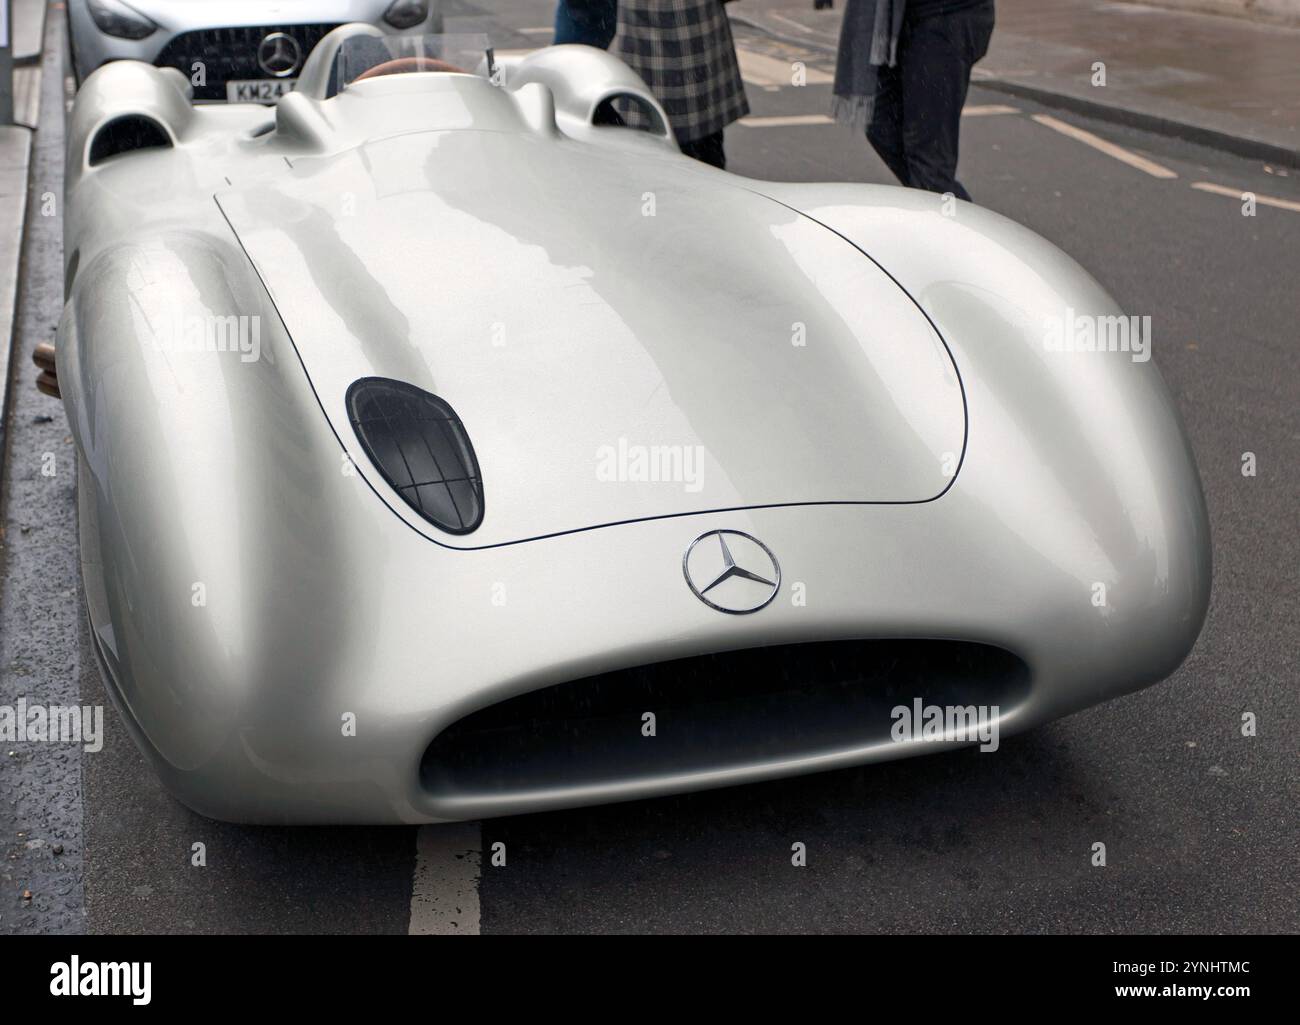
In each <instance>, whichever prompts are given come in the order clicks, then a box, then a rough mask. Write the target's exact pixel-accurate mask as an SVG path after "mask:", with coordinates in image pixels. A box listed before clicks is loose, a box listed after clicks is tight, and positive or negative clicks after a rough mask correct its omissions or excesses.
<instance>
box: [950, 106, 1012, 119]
mask: <svg viewBox="0 0 1300 1025" xmlns="http://www.w3.org/2000/svg"><path fill="white" fill-rule="evenodd" d="M1019 113H1020V108H1019V107H1008V106H1007V105H1006V104H1005V103H968V104H967V105H966V106H964V107H962V108H961V116H962V117H987V116H989V115H990V114H1019Z"/></svg>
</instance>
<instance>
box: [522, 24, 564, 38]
mask: <svg viewBox="0 0 1300 1025" xmlns="http://www.w3.org/2000/svg"><path fill="white" fill-rule="evenodd" d="M515 31H516V32H519V33H521V34H522V35H525V36H545V35H550V34H551V33H552V32H554V31H555V26H554V25H539V26H537V27H536V28H520V29H515Z"/></svg>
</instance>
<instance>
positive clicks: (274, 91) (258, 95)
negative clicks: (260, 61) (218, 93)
mask: <svg viewBox="0 0 1300 1025" xmlns="http://www.w3.org/2000/svg"><path fill="white" fill-rule="evenodd" d="M297 81H298V80H297V79H296V78H237V79H234V80H233V81H230V82H227V83H226V100H227V102H229V103H274V102H275V101H276V100H278V99H279V98H280V97H281V96H283V95H284V94H285V93H287V92H288V91H289V90H290V89H292V88H293V85H294V83H295V82H297Z"/></svg>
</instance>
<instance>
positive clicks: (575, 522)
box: [57, 26, 1210, 822]
mask: <svg viewBox="0 0 1300 1025" xmlns="http://www.w3.org/2000/svg"><path fill="white" fill-rule="evenodd" d="M378 38H379V33H378V32H377V31H376V30H374V29H373V28H368V27H366V26H345V27H343V28H341V29H339V30H336V31H335V32H333V33H331V34H330V35H328V36H326V37H325V38H324V39H323V40H322V42H321V43H320V44H319V45H318V46H317V48H316V50H315V51H314V52H313V54H312V56H311V57H310V59H309V60H308V62H307V66H306V67H305V68H304V70H303V72H302V76H301V78H300V81H299V84H298V88H297V89H296V90H295V91H294V92H293V93H291V94H289V95H287V96H285V97H283V98H282V99H281V100H280V101H279V102H278V104H277V105H276V106H275V108H274V109H273V110H268V109H266V108H263V107H259V106H256V105H252V104H245V105H240V104H232V105H228V106H209V107H195V106H193V105H192V104H191V103H190V102H189V98H188V96H187V94H186V82H185V80H184V78H183V77H182V76H180V75H179V74H177V73H175V72H173V71H168V70H160V69H158V68H155V67H152V66H150V65H148V64H145V63H139V62H122V63H115V64H111V65H109V66H107V67H105V68H103V69H101V70H99V71H97V72H96V73H95V74H93V75H91V76H90V78H89V79H88V80H87V82H86V83H85V86H84V88H83V89H82V91H81V93H80V94H79V96H78V98H77V101H76V105H75V107H74V110H73V113H72V120H71V128H70V132H69V152H68V164H67V200H68V201H67V218H66V237H65V259H66V261H67V295H68V298H67V304H66V307H65V311H64V315H63V319H62V322H61V324H60V327H59V333H58V339H57V371H58V382H59V387H60V388H61V389H62V396H63V400H64V403H65V406H66V410H67V414H68V418H69V421H70V422H71V425H72V433H73V435H74V438H75V441H76V447H77V450H78V453H79V456H80V476H79V509H80V532H81V545H82V555H81V557H82V568H83V573H84V579H85V592H86V600H87V605H88V608H89V618H90V624H91V628H92V634H93V638H94V645H95V648H96V651H97V652H98V654H99V656H100V659H101V664H102V667H103V670H104V675H105V679H106V681H107V686H108V688H109V690H110V691H111V692H112V694H113V695H114V699H115V701H116V702H117V704H118V705H119V707H120V709H121V711H122V715H123V718H124V720H125V721H126V722H127V723H128V724H129V727H130V729H131V731H132V733H133V735H134V736H135V738H136V740H137V742H138V743H139V744H140V746H141V748H142V749H143V750H144V751H145V752H146V753H147V754H148V756H149V757H150V759H151V760H152V762H153V764H154V765H155V766H156V768H157V771H158V772H159V774H160V776H161V777H162V779H163V780H164V782H165V783H166V785H167V786H168V787H169V788H170V789H171V790H172V791H173V792H174V793H175V794H176V795H177V796H178V797H179V798H180V799H181V800H183V801H184V802H185V803H187V804H188V805H190V806H191V807H193V808H195V809H197V810H198V811H200V812H202V813H203V814H206V815H209V816H213V817H217V818H222V819H231V820H241V821H259V822H437V821H449V820H456V819H465V818H480V817H485V816H492V815H502V814H514V813H521V812H530V811H539V810H544V809H550V808H558V807H568V806H576V805H583V804H592V803H598V802H604V801H615V800H624V799H629V798H637V797H647V796H655V795H662V794H669V793H675V792H681V791H686V790H691V789H697V788H705V787H717V786H723V785H728V784H735V783H745V782H752V781H758V780H764V779H769V778H773V777H778V776H786V775H792V774H797V773H806V772H812V771H816V770H821V769H831V768H838V767H845V766H852V765H859V764H862V763H866V762H872V761H878V760H884V759H890V758H898V757H902V756H906V755H912V754H919V753H923V752H932V751H939V750H943V749H948V748H953V747H958V746H961V745H962V744H964V743H971V742H974V741H975V740H976V738H975V736H974V735H973V734H972V733H970V732H969V731H966V732H964V731H963V729H962V717H963V716H966V717H967V718H966V722H967V723H968V724H969V723H972V722H974V721H976V720H978V722H980V723H981V724H982V725H984V726H989V727H994V728H996V729H997V730H999V731H1000V732H1001V733H1002V734H1004V735H1005V734H1008V733H1012V732H1015V731H1019V730H1024V729H1027V728H1029V727H1032V726H1034V725H1036V724H1040V723H1043V722H1045V721H1048V720H1050V719H1053V718H1056V717H1058V716H1062V715H1065V714H1067V713H1070V712H1072V711H1075V710H1077V709H1080V708H1083V707H1085V706H1087V705H1091V704H1093V703H1096V702H1098V701H1102V700H1104V699H1107V698H1111V697H1115V696H1117V695H1122V694H1125V693H1127V692H1130V691H1133V690H1135V689H1138V688H1141V687H1144V686H1147V685H1149V684H1151V683H1153V682H1155V681H1157V680H1159V679H1161V678H1162V677H1164V676H1166V675H1168V674H1169V673H1170V672H1172V671H1173V670H1174V669H1175V668H1176V667H1177V666H1178V665H1179V663H1180V662H1181V660H1182V659H1183V658H1184V656H1185V655H1186V654H1187V652H1188V651H1189V650H1190V648H1191V647H1192V644H1193V642H1194V641H1195V639H1196V636H1197V634H1198V632H1199V629H1200V626H1201V623H1202V620H1203V618H1204V615H1205V610H1206V605H1207V601H1208V594H1209V584H1210V564H1209V543H1208V529H1207V521H1206V511H1205V506H1204V501H1203V498H1202V492H1201V488H1200V483H1199V480H1198V476H1197V472H1196V468H1195V465H1194V462H1193V459H1192V455H1191V451H1190V448H1189V445H1188V442H1187V439H1186V437H1185V435H1184V433H1183V431H1182V428H1181V426H1180V423H1179V418H1178V416H1177V413H1176V411H1175V408H1174V406H1173V403H1172V402H1171V399H1170V396H1169V394H1168V393H1167V391H1166V389H1165V386H1164V384H1163V383H1162V381H1161V378H1160V375H1159V373H1158V372H1157V370H1156V368H1155V366H1154V364H1153V363H1152V362H1150V360H1149V358H1146V357H1149V355H1150V352H1149V349H1146V350H1145V356H1144V350H1143V346H1142V345H1140V344H1139V341H1140V339H1138V338H1137V337H1136V336H1134V337H1133V338H1131V339H1129V340H1128V341H1126V342H1125V343H1124V345H1122V346H1120V345H1118V344H1117V345H1107V346H1103V345H1100V344H1095V345H1093V346H1092V347H1091V348H1088V347H1087V346H1085V345H1084V344H1083V343H1082V342H1081V341H1080V342H1079V343H1078V344H1075V342H1074V341H1072V339H1076V338H1082V337H1083V333H1081V332H1079V331H1078V330H1077V325H1080V324H1085V323H1093V322H1096V323H1097V324H1098V325H1110V327H1111V328H1112V329H1113V328H1116V326H1117V325H1119V324H1120V323H1121V321H1120V320H1119V318H1120V315H1121V311H1120V310H1119V309H1117V308H1116V305H1115V303H1114V301H1113V300H1112V299H1111V298H1110V297H1109V296H1108V295H1107V294H1106V292H1105V291H1104V290H1103V289H1102V288H1101V287H1100V286H1099V285H1098V284H1097V282H1096V281H1095V280H1094V279H1093V278H1092V277H1091V276H1089V275H1088V274H1087V273H1086V272H1085V271H1084V270H1082V269H1081V268H1080V267H1079V266H1078V265H1077V264H1076V263H1074V262H1073V261H1072V260H1071V259H1070V258H1069V257H1067V256H1066V255H1064V254H1063V253H1062V252H1061V251H1059V250H1058V249H1056V248H1055V247H1054V246H1052V245H1051V244H1049V243H1048V242H1046V241H1044V240H1043V239H1042V238H1040V237H1039V236H1037V235H1035V234H1033V233H1032V232H1030V231H1028V230H1026V229H1024V228H1022V227H1020V226H1019V225H1016V224H1014V223H1012V222H1010V221H1008V220H1006V219H1005V218H1003V217H1000V216H998V215H997V214H994V213H991V212H989V211H987V210H984V209H981V208H979V207H977V206H974V205H970V204H965V203H957V204H955V206H951V205H945V201H944V198H943V197H939V196H933V195H930V194H927V193H922V192H917V191H913V190H907V189H902V188H892V187H880V186H865V185H856V184H785V183H774V182H762V181H756V180H752V179H747V178H744V177H740V176H737V175H733V174H728V173H725V172H722V171H719V170H716V169H714V168H712V167H708V166H705V165H703V164H700V163H697V162H694V161H692V160H689V159H687V158H685V157H683V156H682V155H681V154H680V152H679V151H678V149H677V147H676V145H675V144H674V142H673V140H672V135H671V132H670V131H669V129H668V127H667V121H666V118H665V117H664V115H663V111H662V109H661V108H660V107H659V105H658V103H657V102H656V101H655V99H654V97H653V96H651V95H650V94H649V93H648V92H647V91H646V89H645V86H644V85H643V83H642V82H641V81H640V79H638V78H637V76H636V75H634V74H633V73H632V72H631V71H630V70H629V69H628V68H627V67H626V66H625V65H623V64H622V63H621V62H619V61H618V60H617V59H616V58H614V57H612V56H610V55H608V54H606V53H604V52H602V51H598V50H596V49H594V48H590V47H580V46H578V47H564V46H561V47H552V48H548V49H544V50H540V51H537V52H535V53H533V54H531V55H528V56H526V57H523V58H522V59H515V60H512V61H508V62H507V61H501V60H495V59H494V58H493V56H492V54H491V53H490V52H487V53H485V54H483V55H482V60H481V61H480V62H479V63H477V64H474V63H473V62H471V61H459V62H458V61H453V60H450V59H449V57H448V54H449V53H450V52H451V51H450V50H449V49H446V48H444V49H441V50H439V51H438V53H439V54H440V56H437V57H434V56H430V55H429V54H427V53H424V54H412V53H410V52H404V51H401V50H399V49H394V48H393V47H394V44H393V43H391V42H385V43H382V44H380V43H376V42H375V40H376V39H378ZM377 46H378V47H381V52H379V55H378V56H375V53H376V49H375V48H376V47H377ZM367 47H369V49H368V50H367ZM385 49H386V52H385ZM457 69H460V70H457ZM633 107H635V108H637V109H638V110H639V111H640V112H641V114H642V115H644V116H643V117H640V118H637V119H636V120H637V121H638V122H639V123H642V124H644V125H645V126H646V127H644V128H641V129H634V128H631V127H628V126H627V124H626V122H627V121H628V120H630V119H627V118H626V117H624V116H622V115H620V111H626V110H628V109H630V108H633ZM948 203H949V204H951V200H949V201H948ZM1090 318H1091V319H1090ZM1067 320H1068V323H1069V325H1070V327H1069V331H1070V335H1069V338H1066V339H1064V340H1063V336H1061V335H1060V333H1059V332H1057V333H1055V334H1054V332H1053V330H1052V328H1053V325H1058V326H1059V325H1060V324H1061V323H1064V322H1065V321H1067ZM1124 323H1127V321H1125V322H1124ZM1125 337H1126V338H1127V336H1125ZM1053 339H1055V340H1053ZM1148 341H1149V338H1148ZM930 708H936V709H939V710H940V721H941V723H943V725H941V726H940V728H939V729H938V731H937V732H936V731H933V730H924V731H923V730H921V729H916V730H907V729H902V728H900V727H901V725H902V715H903V713H901V712H900V709H916V711H917V712H918V713H920V712H921V711H922V710H923V709H930ZM945 710H946V713H945ZM953 710H956V712H954V711H953ZM954 716H955V718H954ZM971 717H974V718H971ZM981 746H984V747H987V748H991V747H995V746H996V744H993V745H989V744H982V745H981ZM993 756H994V757H995V755H993Z"/></svg>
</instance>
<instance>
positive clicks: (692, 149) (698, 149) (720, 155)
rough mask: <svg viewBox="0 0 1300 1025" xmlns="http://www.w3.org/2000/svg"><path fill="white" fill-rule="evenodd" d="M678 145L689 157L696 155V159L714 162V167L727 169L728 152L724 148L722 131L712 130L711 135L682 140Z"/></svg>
mask: <svg viewBox="0 0 1300 1025" xmlns="http://www.w3.org/2000/svg"><path fill="white" fill-rule="evenodd" d="M678 145H679V146H680V147H681V149H682V153H684V154H685V155H686V156H688V157H694V158H695V159H696V160H703V161H704V162H705V163H706V164H712V165H713V166H714V167H720V168H722V169H723V170H724V171H725V170H726V169H727V154H726V153H725V152H724V151H723V149H722V131H721V130H719V131H716V132H712V133H710V134H709V135H701V136H700V137H699V138H698V139H692V140H691V141H690V142H681V143H678Z"/></svg>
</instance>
